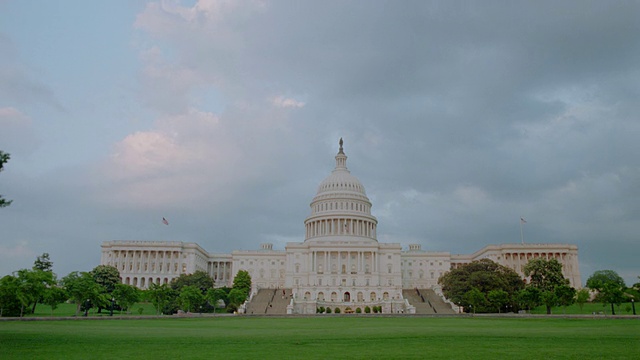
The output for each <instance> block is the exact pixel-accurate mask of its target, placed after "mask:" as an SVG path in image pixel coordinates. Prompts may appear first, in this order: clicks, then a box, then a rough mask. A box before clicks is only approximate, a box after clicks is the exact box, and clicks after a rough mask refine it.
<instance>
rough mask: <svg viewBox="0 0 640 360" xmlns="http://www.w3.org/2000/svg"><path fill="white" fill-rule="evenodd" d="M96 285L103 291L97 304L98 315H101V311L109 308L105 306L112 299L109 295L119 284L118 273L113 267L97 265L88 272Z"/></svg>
mask: <svg viewBox="0 0 640 360" xmlns="http://www.w3.org/2000/svg"><path fill="white" fill-rule="evenodd" d="M89 273H90V274H91V276H93V279H94V280H95V281H96V283H97V284H98V285H100V286H102V288H103V289H104V292H103V297H102V298H103V299H104V301H101V302H99V303H97V304H96V305H97V307H98V313H102V309H103V308H105V307H107V306H110V305H107V304H108V303H110V299H111V298H112V296H111V293H112V292H113V290H114V289H115V288H116V285H117V284H120V283H121V282H122V280H121V279H120V271H118V269H117V268H116V267H115V266H111V265H98V266H96V267H95V268H93V270H91V271H90V272H89Z"/></svg>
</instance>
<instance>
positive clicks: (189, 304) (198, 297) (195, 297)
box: [178, 285, 205, 312]
mask: <svg viewBox="0 0 640 360" xmlns="http://www.w3.org/2000/svg"><path fill="white" fill-rule="evenodd" d="M178 302H179V304H180V307H181V308H182V310H183V311H187V312H196V311H198V310H200V309H202V306H203V305H204V302H205V297H204V295H202V291H201V290H200V289H199V288H197V287H196V286H194V285H189V286H185V287H183V288H182V290H180V295H179V296H178Z"/></svg>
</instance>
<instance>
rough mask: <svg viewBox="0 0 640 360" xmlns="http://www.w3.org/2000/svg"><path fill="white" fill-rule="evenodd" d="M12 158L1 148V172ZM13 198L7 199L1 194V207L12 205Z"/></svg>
mask: <svg viewBox="0 0 640 360" xmlns="http://www.w3.org/2000/svg"><path fill="white" fill-rule="evenodd" d="M10 158H11V155H9V154H7V153H5V152H3V151H2V150H0V172H1V171H2V170H4V164H6V163H7V162H8V161H9V159H10ZM12 201H13V200H5V199H4V198H3V197H2V196H1V195H0V208H3V207H5V206H9V205H11V202H12Z"/></svg>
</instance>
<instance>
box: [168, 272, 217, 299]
mask: <svg viewBox="0 0 640 360" xmlns="http://www.w3.org/2000/svg"><path fill="white" fill-rule="evenodd" d="M213 285H214V283H213V278H212V277H211V276H209V274H207V272H206V271H202V270H198V271H196V272H194V273H193V274H181V275H180V276H178V277H177V278H175V279H173V280H171V288H172V289H173V290H175V291H178V292H180V291H181V290H182V288H183V287H185V286H195V287H196V288H198V289H200V291H201V292H202V294H203V295H204V294H206V293H207V291H208V290H209V289H212V288H213Z"/></svg>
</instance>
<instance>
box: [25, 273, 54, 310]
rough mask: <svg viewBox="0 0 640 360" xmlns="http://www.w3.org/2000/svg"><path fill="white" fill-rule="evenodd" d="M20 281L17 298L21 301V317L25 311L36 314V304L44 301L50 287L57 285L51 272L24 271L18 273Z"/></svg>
mask: <svg viewBox="0 0 640 360" xmlns="http://www.w3.org/2000/svg"><path fill="white" fill-rule="evenodd" d="M15 274H16V277H17V279H18V289H17V293H16V294H17V296H18V300H20V304H21V305H22V306H21V310H20V316H23V315H24V313H25V310H28V311H31V312H35V308H36V304H37V303H38V302H39V301H40V300H41V299H42V296H43V295H44V292H45V290H46V289H47V287H48V286H52V285H54V284H55V279H54V275H53V273H52V272H50V271H42V270H28V269H22V270H18V271H16V273H15Z"/></svg>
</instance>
